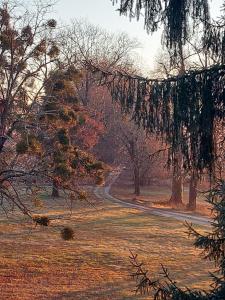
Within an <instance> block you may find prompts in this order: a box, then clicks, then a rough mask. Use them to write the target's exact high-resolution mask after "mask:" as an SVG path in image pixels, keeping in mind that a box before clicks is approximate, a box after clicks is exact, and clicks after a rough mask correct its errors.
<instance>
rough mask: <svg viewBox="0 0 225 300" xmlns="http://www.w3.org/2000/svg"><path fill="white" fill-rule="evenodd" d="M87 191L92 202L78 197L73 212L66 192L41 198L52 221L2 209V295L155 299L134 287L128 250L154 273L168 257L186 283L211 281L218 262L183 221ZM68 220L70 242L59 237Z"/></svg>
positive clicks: (15, 297) (13, 298) (200, 284)
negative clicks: (204, 255)
mask: <svg viewBox="0 0 225 300" xmlns="http://www.w3.org/2000/svg"><path fill="white" fill-rule="evenodd" d="M90 197H91V201H92V204H93V205H94V206H92V205H90V204H87V203H85V202H83V203H82V202H79V203H76V204H75V205H74V210H73V214H72V215H70V210H66V209H65V208H63V199H61V201H57V202H54V201H53V200H51V199H50V198H46V197H43V200H44V207H43V208H42V212H44V211H45V212H46V214H48V215H49V216H50V218H52V219H55V220H53V221H52V222H51V225H50V227H49V228H43V227H39V226H37V227H35V226H34V225H33V224H31V223H30V222H28V221H27V220H25V219H22V218H21V217H19V216H18V217H17V219H13V220H12V219H7V218H6V217H5V216H4V215H2V216H1V222H0V236H1V247H0V295H1V296H0V299H1V300H6V299H10V300H19V299H21V300H22V299H23V300H28V299H29V300H30V299H38V300H41V299H77V300H81V299H82V300H84V299H90V300H92V299H93V300H95V299H96V300H97V299H98V300H106V299H110V300H117V299H118V300H122V299H123V300H125V299H130V300H134V299H151V298H150V297H141V296H139V295H135V294H134V292H133V290H134V288H135V283H134V282H133V280H132V279H131V278H130V276H129V274H130V272H131V270H130V264H129V259H128V256H129V250H132V251H133V252H134V253H137V254H138V255H139V257H140V260H142V261H144V262H145V263H146V266H147V267H148V268H149V270H150V271H151V272H152V273H153V274H157V273H158V272H159V271H160V263H162V262H163V264H164V265H165V266H167V267H168V268H169V270H170V273H171V275H172V277H175V278H176V280H177V281H178V282H179V283H180V284H181V286H186V285H189V286H191V287H195V288H200V287H202V288H206V289H207V288H208V287H209V281H208V276H206V275H207V272H208V270H209V268H210V267H213V266H212V265H210V264H209V263H208V262H206V261H203V260H201V258H200V257H199V254H200V252H199V251H197V250H195V249H194V248H193V247H192V241H191V240H189V239H188V237H187V235H186V233H185V228H184V227H183V224H182V223H181V222H178V221H175V220H172V219H167V218H160V217H157V216H151V215H149V214H147V213H143V212H140V211H136V210H133V209H127V208H121V207H119V206H117V205H113V204H111V203H105V202H104V201H101V200H97V199H95V198H94V197H93V196H90ZM67 225H69V226H71V227H72V228H73V229H74V230H75V239H74V240H73V241H64V240H62V239H61V237H60V234H59V233H60V230H61V229H62V228H63V226H67ZM197 228H198V229H200V230H202V229H203V228H200V227H197Z"/></svg>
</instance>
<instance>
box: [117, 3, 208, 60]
mask: <svg viewBox="0 0 225 300" xmlns="http://www.w3.org/2000/svg"><path fill="white" fill-rule="evenodd" d="M111 1H112V2H113V4H115V3H117V2H118V1H117V0H111ZM119 3H120V8H119V12H120V14H122V15H129V17H130V19H132V18H134V17H136V18H137V20H139V19H140V17H141V16H142V14H143V15H144V24H145V28H146V30H147V32H148V33H153V32H155V31H157V30H158V29H159V28H160V26H161V25H163V28H164V33H163V37H164V43H165V44H166V46H167V47H168V48H170V49H173V51H174V52H173V56H172V60H175V59H176V58H177V57H178V56H179V51H180V47H181V46H182V45H185V44H186V42H187V38H188V37H189V35H191V34H192V33H193V32H194V30H196V26H198V25H199V23H200V24H201V25H202V26H203V27H204V28H206V26H207V24H208V22H209V20H210V17H209V4H208V0H200V1H199V0H183V1H180V0H170V1H166V0H155V1H152V0H144V1H143V0H120V1H119Z"/></svg>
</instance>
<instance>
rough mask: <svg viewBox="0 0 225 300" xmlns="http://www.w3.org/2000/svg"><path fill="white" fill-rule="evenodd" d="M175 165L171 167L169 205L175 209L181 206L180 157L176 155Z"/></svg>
mask: <svg viewBox="0 0 225 300" xmlns="http://www.w3.org/2000/svg"><path fill="white" fill-rule="evenodd" d="M176 161H177V164H176V166H174V167H173V179H172V194H171V197H170V201H169V203H170V204H171V205H174V206H176V207H178V206H182V205H183V174H182V156H181V153H178V154H177V160H176Z"/></svg>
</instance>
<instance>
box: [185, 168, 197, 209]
mask: <svg viewBox="0 0 225 300" xmlns="http://www.w3.org/2000/svg"><path fill="white" fill-rule="evenodd" d="M197 184H198V179H197V177H196V175H195V173H194V172H193V173H192V175H191V179H190V183H189V202H188V205H187V209H189V210H193V211H194V210H196V203H197Z"/></svg>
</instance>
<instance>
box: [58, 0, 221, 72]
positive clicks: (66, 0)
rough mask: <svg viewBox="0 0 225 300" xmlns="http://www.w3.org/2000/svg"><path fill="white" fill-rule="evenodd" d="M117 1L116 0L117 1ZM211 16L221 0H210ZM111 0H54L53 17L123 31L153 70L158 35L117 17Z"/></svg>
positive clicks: (215, 13) (139, 23)
mask: <svg viewBox="0 0 225 300" xmlns="http://www.w3.org/2000/svg"><path fill="white" fill-rule="evenodd" d="M118 2H119V1H118ZM210 2H211V7H212V16H213V17H214V16H216V15H218V13H219V10H220V7H221V4H222V3H223V0H211V1H210ZM117 7H118V6H117ZM117 7H115V6H112V2H111V0H58V4H57V5H56V7H55V13H56V17H57V19H61V20H62V21H63V22H66V23H69V21H70V20H72V19H74V18H76V19H87V20H88V21H89V22H90V23H93V24H95V25H99V26H101V27H102V28H104V29H106V30H108V31H111V32H126V33H128V34H129V36H130V37H131V38H132V37H134V38H137V39H138V40H139V41H140V42H141V44H142V48H141V49H139V51H138V53H139V54H140V55H141V56H142V57H143V62H144V64H145V66H146V69H153V67H154V61H155V58H156V56H157V53H158V52H159V53H160V48H161V45H160V43H161V35H160V33H156V34H154V35H153V36H152V35H148V34H147V33H146V32H145V30H144V24H143V21H139V22H137V21H136V20H132V22H130V21H129V18H126V17H124V16H122V17H121V16H119V13H118V11H116V8H117Z"/></svg>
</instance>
